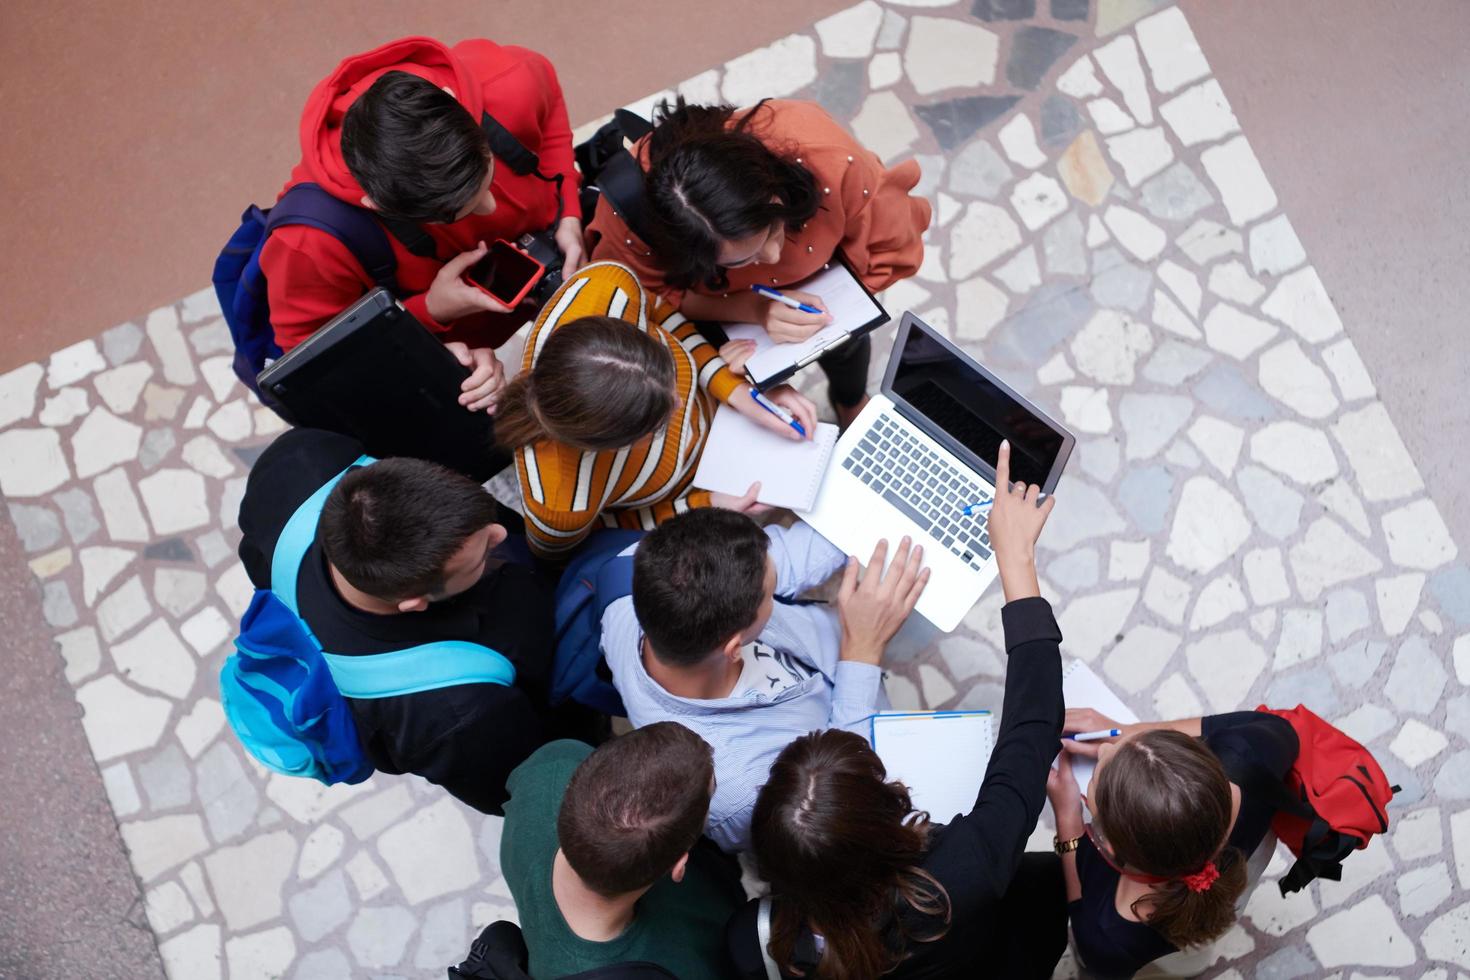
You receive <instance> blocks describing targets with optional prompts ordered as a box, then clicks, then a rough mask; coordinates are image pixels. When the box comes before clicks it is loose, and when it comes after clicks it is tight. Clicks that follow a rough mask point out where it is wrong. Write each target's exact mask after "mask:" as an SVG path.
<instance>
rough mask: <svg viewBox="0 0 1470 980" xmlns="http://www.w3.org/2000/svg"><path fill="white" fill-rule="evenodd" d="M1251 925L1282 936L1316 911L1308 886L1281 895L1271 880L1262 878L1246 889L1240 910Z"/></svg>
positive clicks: (1308, 919) (1304, 921)
mask: <svg viewBox="0 0 1470 980" xmlns="http://www.w3.org/2000/svg"><path fill="white" fill-rule="evenodd" d="M1243 914H1244V916H1245V917H1246V918H1247V919H1249V920H1250V923H1251V925H1253V926H1255V927H1256V928H1257V929H1259V930H1260V931H1261V932H1264V933H1265V934H1266V935H1268V936H1284V935H1286V934H1287V933H1288V932H1290V931H1292V930H1293V929H1295V928H1297V927H1298V926H1300V925H1302V924H1303V923H1306V922H1309V921H1311V919H1312V918H1313V917H1314V916H1315V915H1316V914H1317V906H1316V903H1315V902H1313V900H1312V892H1311V889H1304V890H1302V891H1299V892H1293V893H1292V894H1290V895H1287V896H1284V897H1283V896H1282V894H1281V891H1280V889H1279V888H1278V887H1277V885H1276V882H1275V880H1273V879H1271V878H1266V879H1263V880H1262V881H1261V883H1260V884H1258V885H1257V886H1256V887H1255V890H1254V891H1252V892H1251V893H1250V899H1249V900H1248V901H1247V902H1246V905H1245V909H1244V912H1243Z"/></svg>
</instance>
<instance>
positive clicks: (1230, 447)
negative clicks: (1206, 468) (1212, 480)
mask: <svg viewBox="0 0 1470 980" xmlns="http://www.w3.org/2000/svg"><path fill="white" fill-rule="evenodd" d="M1188 435H1189V441H1190V442H1192V443H1194V446H1195V448H1196V449H1198V450H1199V451H1200V454H1201V455H1203V456H1204V458H1205V459H1206V460H1208V461H1209V463H1210V465H1211V466H1213V467H1214V468H1215V469H1217V470H1219V471H1220V474H1221V475H1222V476H1230V475H1231V474H1232V473H1234V472H1235V463H1236V461H1237V460H1238V459H1239V458H1240V447H1241V446H1242V445H1243V444H1244V442H1245V433H1244V432H1243V431H1242V430H1241V429H1240V428H1239V427H1238V426H1235V425H1232V424H1230V423H1229V422H1225V421H1222V420H1221V419H1217V418H1215V417H1214V416H1211V415H1201V416H1200V417H1199V418H1197V419H1195V420H1194V423H1193V424H1192V425H1190V427H1189V430H1188Z"/></svg>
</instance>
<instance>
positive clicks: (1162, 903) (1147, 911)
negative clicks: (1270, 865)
mask: <svg viewBox="0 0 1470 980" xmlns="http://www.w3.org/2000/svg"><path fill="white" fill-rule="evenodd" d="M1211 869H1213V871H1214V872H1215V875H1213V876H1212V875H1211V874H1210V870H1211ZM1197 874H1199V873H1197ZM1202 876H1203V878H1207V879H1212V880H1209V881H1208V883H1206V881H1204V880H1201V879H1200V878H1194V876H1191V875H1186V876H1184V877H1180V878H1171V879H1170V880H1169V881H1166V882H1164V883H1163V884H1161V885H1156V886H1154V890H1153V892H1151V893H1150V894H1148V895H1145V896H1143V897H1142V898H1139V899H1138V900H1136V901H1135V902H1134V903H1133V905H1132V906H1131V909H1132V912H1133V914H1134V916H1135V917H1137V918H1138V919H1139V921H1141V922H1147V923H1148V924H1149V925H1150V926H1152V927H1153V928H1154V929H1155V930H1157V931H1158V932H1159V933H1160V934H1161V935H1162V936H1163V937H1164V938H1165V939H1167V940H1169V942H1171V943H1173V944H1174V945H1175V946H1178V947H1180V948H1181V949H1183V948H1186V947H1189V946H1203V945H1204V944H1205V943H1208V942H1210V941H1212V940H1215V939H1218V938H1219V937H1220V936H1223V935H1224V934H1225V932H1226V931H1227V930H1229V928H1230V926H1231V925H1233V924H1234V922H1235V904H1236V902H1238V901H1239V900H1240V896H1241V895H1243V894H1244V893H1245V887H1246V860H1245V855H1243V854H1241V852H1240V851H1239V850H1238V849H1236V848H1234V847H1226V848H1225V849H1224V850H1222V851H1221V852H1220V853H1219V854H1218V855H1216V856H1215V858H1214V860H1213V861H1211V862H1210V863H1209V864H1207V865H1206V866H1205V869H1204V871H1203V873H1202ZM1187 878H1194V880H1193V882H1191V881H1188V880H1186V879H1187ZM1200 886H1203V887H1200Z"/></svg>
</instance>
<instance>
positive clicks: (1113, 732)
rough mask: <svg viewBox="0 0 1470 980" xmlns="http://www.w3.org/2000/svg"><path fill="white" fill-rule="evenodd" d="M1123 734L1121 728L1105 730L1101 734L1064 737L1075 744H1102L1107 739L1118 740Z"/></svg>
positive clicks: (1079, 734) (1089, 733)
mask: <svg viewBox="0 0 1470 980" xmlns="http://www.w3.org/2000/svg"><path fill="white" fill-rule="evenodd" d="M1122 734H1123V729H1121V728H1104V729H1103V730H1102V731H1100V732H1077V733H1075V734H1072V735H1063V736H1062V737H1063V738H1069V739H1071V740H1072V741H1074V742H1101V741H1102V740H1103V739H1105V738H1118V737H1120V736H1121V735H1122Z"/></svg>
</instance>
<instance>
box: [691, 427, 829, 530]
mask: <svg viewBox="0 0 1470 980" xmlns="http://www.w3.org/2000/svg"><path fill="white" fill-rule="evenodd" d="M836 446H837V426H835V425H831V424H830V423H827V422H818V423H817V431H816V432H815V433H814V434H813V436H812V438H810V439H802V440H801V441H799V442H798V441H797V440H795V439H787V438H786V437H785V436H779V435H777V434H776V433H774V432H772V431H771V430H770V429H767V428H765V427H764V426H762V425H758V424H756V423H755V422H753V421H751V420H750V419H748V418H746V417H745V416H744V415H741V414H740V413H739V412H737V411H735V410H734V409H733V408H730V407H729V406H728V405H722V406H720V409H719V410H718V411H717V412H715V421H714V424H713V425H711V426H710V432H709V438H708V439H707V440H705V444H704V451H703V452H702V453H701V454H700V456H699V468H698V469H697V470H695V471H694V485H695V486H696V487H698V488H700V489H701V490H716V491H719V492H720V493H729V494H734V495H735V496H737V497H738V496H741V495H742V494H744V493H745V491H746V490H749V489H750V485H751V484H752V483H754V482H755V481H756V480H759V481H760V483H761V489H760V493H759V494H758V495H757V496H756V500H758V501H760V502H761V503H763V504H770V505H771V506H772V507H790V508H791V509H792V510H810V509H811V506H812V504H814V503H816V501H817V492H818V491H819V490H821V489H822V477H823V476H824V475H825V474H826V472H827V466H828V464H830V463H831V462H832V450H833V449H834V448H836Z"/></svg>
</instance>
